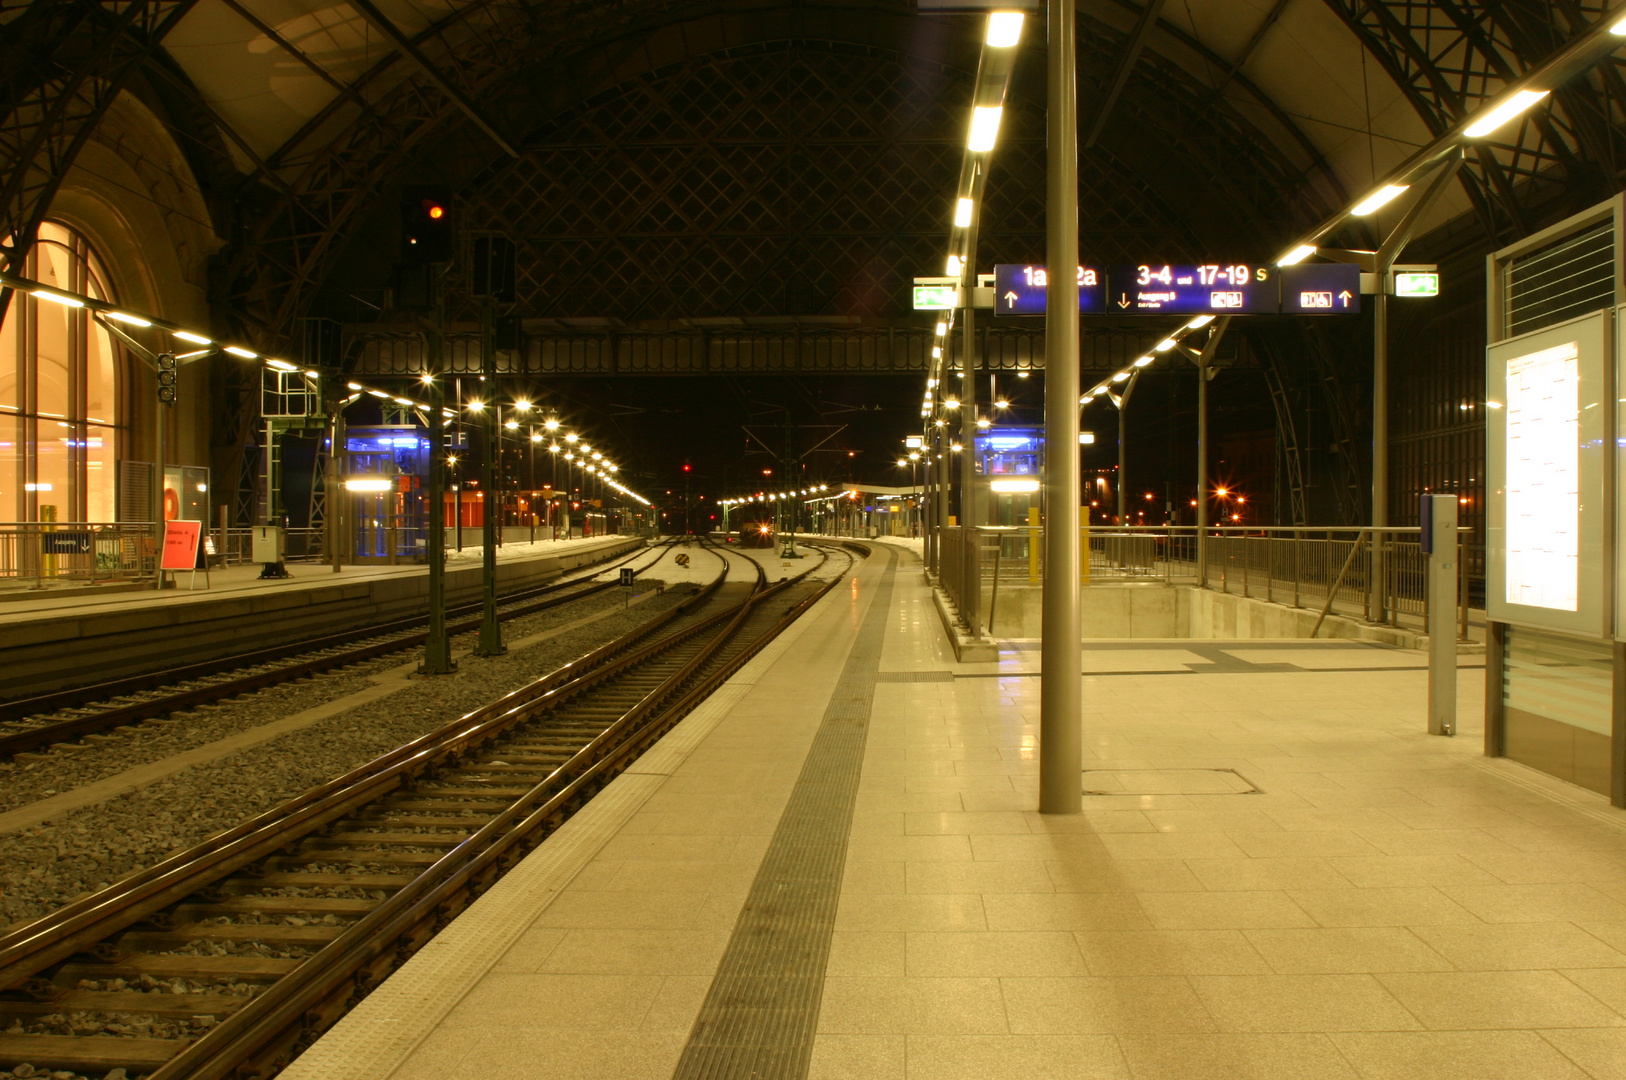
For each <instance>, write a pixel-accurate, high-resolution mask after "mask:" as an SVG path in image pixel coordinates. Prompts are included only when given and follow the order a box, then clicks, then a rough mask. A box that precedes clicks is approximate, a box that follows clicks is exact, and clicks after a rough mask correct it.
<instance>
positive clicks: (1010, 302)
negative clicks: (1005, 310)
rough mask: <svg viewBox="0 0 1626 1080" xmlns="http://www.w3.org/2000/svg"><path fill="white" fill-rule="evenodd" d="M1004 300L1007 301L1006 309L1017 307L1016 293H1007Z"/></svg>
mask: <svg viewBox="0 0 1626 1080" xmlns="http://www.w3.org/2000/svg"><path fill="white" fill-rule="evenodd" d="M1004 299H1005V306H1006V307H1015V306H1016V293H1014V292H1007V293H1006V294H1005V297H1004Z"/></svg>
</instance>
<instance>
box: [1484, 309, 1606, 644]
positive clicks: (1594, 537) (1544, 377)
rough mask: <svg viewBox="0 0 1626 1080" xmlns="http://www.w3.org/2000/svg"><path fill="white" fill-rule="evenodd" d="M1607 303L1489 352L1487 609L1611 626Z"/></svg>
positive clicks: (1519, 618) (1492, 614)
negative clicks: (1606, 537)
mask: <svg viewBox="0 0 1626 1080" xmlns="http://www.w3.org/2000/svg"><path fill="white" fill-rule="evenodd" d="M1608 318H1609V313H1608V312H1601V311H1600V312H1595V313H1593V314H1592V315H1587V316H1583V317H1582V318H1579V319H1572V320H1570V321H1569V322H1566V323H1561V324H1559V325H1558V326H1553V327H1548V328H1546V329H1543V330H1537V331H1533V332H1531V333H1529V334H1523V335H1521V336H1519V337H1516V338H1512V339H1509V340H1507V341H1501V342H1497V343H1496V344H1494V345H1492V346H1490V348H1489V349H1487V350H1486V357H1487V362H1486V370H1485V389H1486V398H1487V405H1488V406H1489V407H1488V408H1487V410H1486V421H1485V460H1486V473H1487V475H1486V480H1487V481H1488V482H1487V484H1486V489H1485V490H1486V496H1485V509H1486V522H1485V537H1486V588H1485V593H1486V597H1485V601H1486V609H1487V611H1486V613H1487V615H1488V617H1489V618H1491V619H1493V620H1495V621H1497V622H1509V623H1514V624H1516V625H1526V626H1538V627H1546V628H1550V629H1555V630H1569V631H1572V632H1576V633H1585V634H1591V635H1595V636H1599V637H1604V636H1607V635H1608V632H1609V626H1608V625H1607V624H1608V623H1610V622H1612V621H1613V619H1612V616H1613V612H1612V611H1609V610H1606V608H1605V606H1604V598H1605V596H1606V595H1607V590H1606V589H1605V588H1603V587H1601V586H1602V585H1603V582H1604V574H1605V566H1604V522H1605V520H1606V511H1605V506H1606V501H1605V497H1604V496H1605V491H1604V460H1603V455H1604V428H1605V419H1606V418H1605V416H1604V404H1605V401H1604V392H1603V391H1604V381H1605V380H1604V358H1605V356H1606V353H1607V348H1608V342H1607V340H1606V326H1607V320H1608Z"/></svg>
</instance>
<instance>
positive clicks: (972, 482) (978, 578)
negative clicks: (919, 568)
mask: <svg viewBox="0 0 1626 1080" xmlns="http://www.w3.org/2000/svg"><path fill="white" fill-rule="evenodd" d="M976 258H977V219H976V218H973V219H972V221H971V226H970V228H969V229H967V230H966V265H965V269H964V271H963V273H964V275H965V280H966V281H967V283H968V284H967V286H966V288H964V289H963V290H961V291H962V294H963V295H964V296H965V298H966V304H965V308H964V310H963V312H962V315H963V317H964V319H965V336H964V337H963V338H962V339H961V340H962V345H961V347H960V381H961V382H962V383H964V384H965V385H963V386H962V387H961V388H960V442H961V444H962V445H963V446H964V449H963V450H961V451H960V518H961V520H960V525H961V526H962V528H961V530H960V539H961V550H960V560H961V561H960V567H961V575H960V576H961V585H960V600H961V603H960V614H961V615H962V616H963V617H964V618H965V624H966V626H968V627H970V629H971V636H972V638H973V639H981V637H982V613H981V610H980V609H981V607H982V557H981V552H980V551H979V549H978V546H977V532H976V528H977V526H978V525H981V524H982V513H981V510H980V508H979V507H978V505H977V354H976V344H977V337H976V316H975V314H974V309H973V308H972V306H971V285H974V284H976V280H977V275H976Z"/></svg>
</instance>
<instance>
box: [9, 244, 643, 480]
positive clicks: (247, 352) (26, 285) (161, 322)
mask: <svg viewBox="0 0 1626 1080" xmlns="http://www.w3.org/2000/svg"><path fill="white" fill-rule="evenodd" d="M0 285H4V286H6V287H7V288H11V289H16V290H18V291H19V292H26V293H27V294H28V295H30V296H33V297H36V298H37V299H40V300H44V301H47V302H48V303H52V304H58V305H60V306H62V307H66V308H75V309H81V310H84V311H87V312H90V313H91V314H92V315H95V316H98V317H100V318H103V319H108V320H111V321H112V322H116V323H119V324H120V325H122V326H129V327H134V328H136V329H157V330H161V331H164V332H166V333H168V334H169V335H170V336H171V337H173V338H175V339H176V340H177V341H183V342H186V343H187V344H189V345H197V346H200V348H198V349H195V350H192V351H190V352H184V353H180V354H178V355H177V356H176V357H175V359H177V360H196V359H198V358H200V357H204V356H208V355H210V354H212V353H214V352H216V351H217V350H218V351H221V352H225V353H229V354H231V355H232V356H235V357H238V358H239V359H243V360H259V361H262V362H263V363H264V364H265V365H266V366H267V367H269V368H272V369H273V370H276V371H299V370H301V369H300V367H299V365H297V364H290V363H289V362H288V361H286V360H279V359H277V358H275V357H270V356H261V355H259V354H258V353H256V352H254V350H252V349H249V348H246V347H244V346H241V345H228V344H224V343H221V342H217V341H215V340H214V339H212V338H209V337H207V336H206V335H204V334H200V333H198V332H197V331H196V330H190V329H187V328H186V327H183V326H181V325H179V324H177V323H174V322H171V321H169V320H168V319H161V318H159V317H158V316H156V315H146V314H140V313H137V312H133V311H128V310H126V309H124V308H122V307H119V306H118V305H115V304H110V303H108V302H107V301H105V300H98V299H96V298H95V297H93V296H85V295H82V294H79V293H73V292H69V291H67V290H65V289H56V288H52V287H51V286H48V285H44V284H42V283H40V282H37V281H31V280H29V279H28V278H20V277H17V276H15V275H13V274H7V273H4V272H0ZM304 373H305V376H306V377H307V378H310V379H319V378H321V375H322V373H321V372H320V371H318V370H316V369H315V368H309V369H305V372H304ZM421 381H422V382H423V383H425V384H431V383H433V381H434V380H433V378H432V377H431V376H428V375H425V376H423V378H422V380H421ZM345 385H346V387H347V388H348V389H349V390H351V391H352V393H351V394H350V396H349V397H347V398H345V399H344V403H345V404H347V405H348V404H350V403H351V402H353V401H356V400H358V399H360V398H361V396H362V395H363V394H366V395H369V396H371V397H375V398H378V399H380V400H381V401H388V402H392V403H394V404H396V405H400V406H403V407H405V408H409V409H413V410H416V411H418V412H424V413H426V412H427V411H428V410H429V409H430V408H431V406H430V405H427V404H425V403H424V402H421V401H414V400H413V399H412V398H407V397H401V396H400V395H398V394H392V393H389V392H388V391H385V390H380V389H378V388H376V387H370V386H366V385H364V384H362V383H358V382H348V383H346V384H345ZM513 407H514V408H515V409H517V410H519V411H520V412H529V411H530V410H531V408H532V405H531V403H530V402H529V401H524V400H521V401H516V402H514V406H513ZM466 408H467V409H468V410H469V411H470V412H474V413H479V412H480V411H481V410H483V409H484V408H485V403H484V402H480V401H471V402H469V403H468V404H467V406H466ZM441 414H442V415H443V416H445V417H448V418H454V417H456V415H457V413H456V412H454V411H453V410H451V409H446V408H443V409H441ZM506 426H507V427H508V428H509V429H510V430H512V429H514V428H517V427H518V423H517V421H509V422H508V424H507V425H506ZM542 426H543V427H544V428H545V429H546V430H547V431H549V432H557V431H558V430H559V427H560V422H559V420H558V419H557V418H554V417H550V418H549V419H548V420H546V421H544V423H543V425H542ZM531 438H532V441H533V442H541V441H542V438H543V437H542V436H541V435H539V434H533V435H532V436H531ZM579 438H580V436H578V435H576V434H575V433H574V432H572V433H570V434H567V435H565V436H564V439H565V441H566V442H567V443H570V444H574V443H576V442H577V440H578V439H579ZM548 449H549V450H551V451H554V452H558V451H559V450H560V447H559V446H558V444H557V443H555V444H553V445H551V446H550V447H549V448H548ZM575 449H578V448H575V447H572V450H575ZM579 450H580V460H581V461H583V462H584V465H583V468H585V469H587V471H589V472H592V473H594V474H597V475H600V476H601V478H602V479H603V480H604V482H605V483H606V484H608V485H609V486H610V487H612V488H614V489H616V490H617V491H619V492H621V493H622V494H624V495H626V496H628V497H629V498H632V499H635V500H637V501H638V502H640V503H643V504H644V505H645V506H648V505H650V503H649V500H648V499H645V498H644V497H643V496H642V495H639V494H638V493H637V492H635V491H633V490H632V489H631V488H628V487H626V486H624V485H622V484H621V483H619V482H618V481H617V480H616V479H615V478H614V477H613V476H612V475H610V474H612V473H616V472H619V471H620V467H619V466H617V465H615V464H614V463H612V462H610V461H608V460H606V459H604V457H603V454H602V452H599V451H594V450H593V449H592V447H590V446H587V445H585V444H583V445H582V446H581V447H580V448H579ZM448 460H449V461H450V463H452V464H455V463H456V460H457V459H456V458H450V459H448ZM565 460H567V461H571V462H574V461H576V460H577V457H576V455H575V454H574V453H570V452H567V453H566V454H565Z"/></svg>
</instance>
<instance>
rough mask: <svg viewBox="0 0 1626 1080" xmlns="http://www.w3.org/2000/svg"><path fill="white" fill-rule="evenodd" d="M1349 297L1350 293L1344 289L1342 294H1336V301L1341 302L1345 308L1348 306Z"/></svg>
mask: <svg viewBox="0 0 1626 1080" xmlns="http://www.w3.org/2000/svg"><path fill="white" fill-rule="evenodd" d="M1349 297H1350V292H1349V290H1348V289H1345V290H1344V291H1343V292H1341V293H1339V294H1338V299H1339V300H1340V301H1342V302H1343V305H1344V306H1345V307H1348V306H1349Z"/></svg>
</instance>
